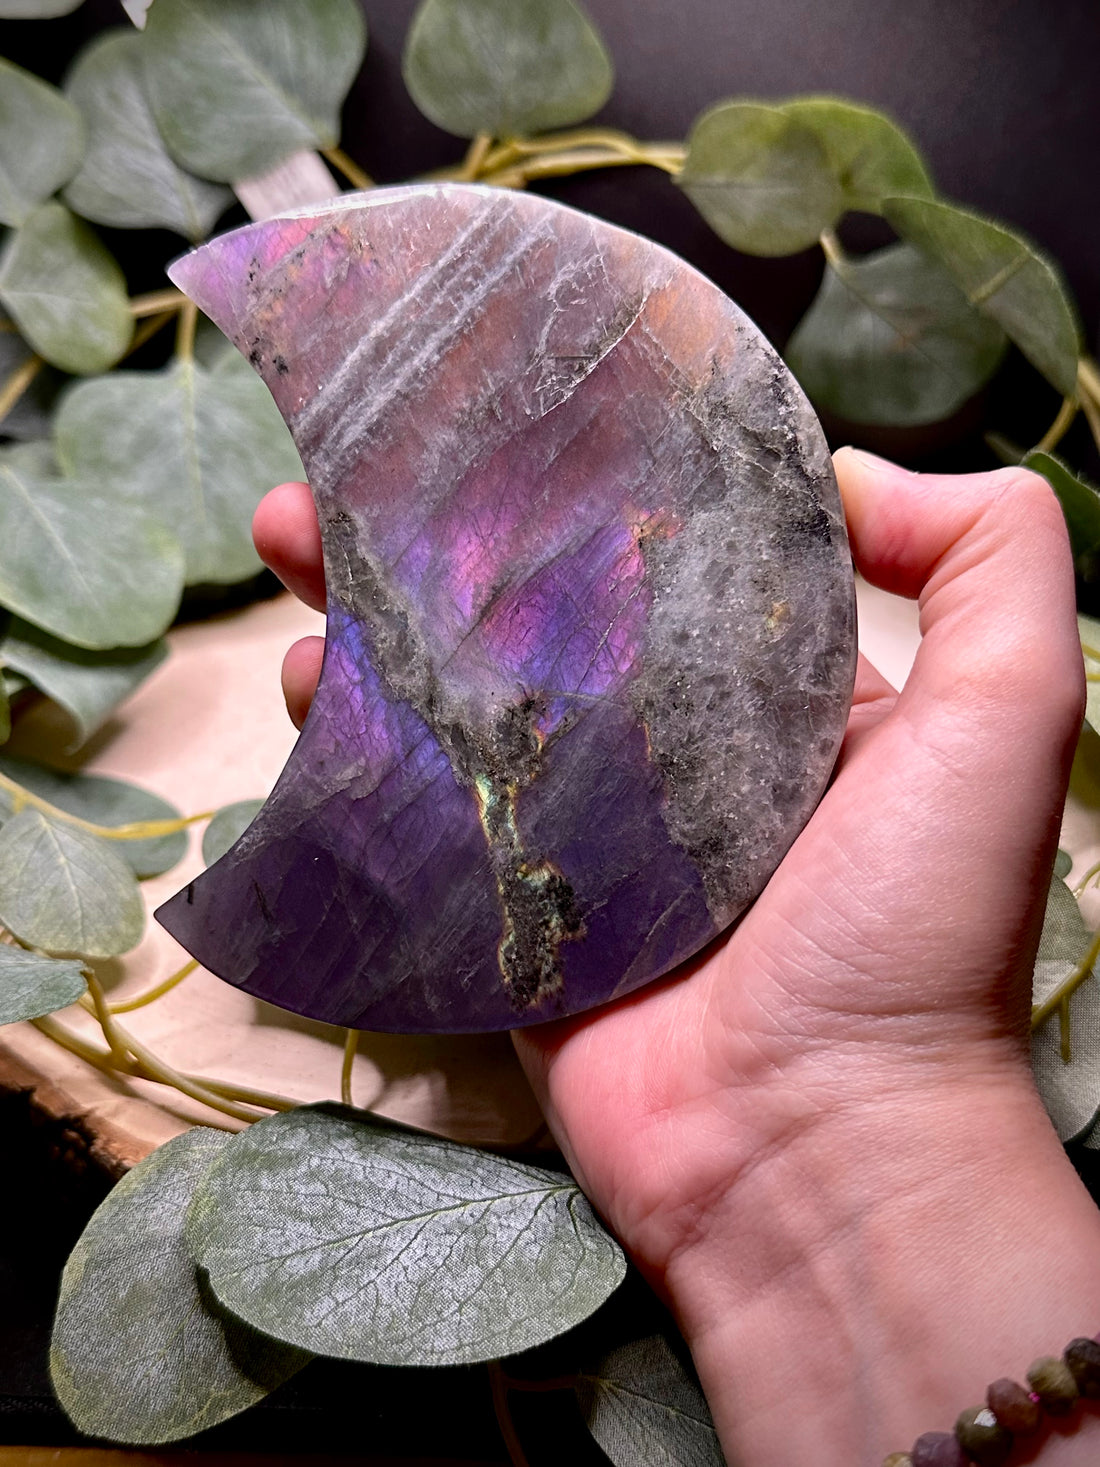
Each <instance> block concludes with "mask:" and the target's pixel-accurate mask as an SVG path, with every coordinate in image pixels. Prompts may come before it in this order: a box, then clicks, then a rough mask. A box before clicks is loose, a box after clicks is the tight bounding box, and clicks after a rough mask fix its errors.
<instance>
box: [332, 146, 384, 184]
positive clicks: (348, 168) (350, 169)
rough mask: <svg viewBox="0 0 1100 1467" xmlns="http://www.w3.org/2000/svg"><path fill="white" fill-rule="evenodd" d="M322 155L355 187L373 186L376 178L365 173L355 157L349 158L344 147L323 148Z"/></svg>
mask: <svg viewBox="0 0 1100 1467" xmlns="http://www.w3.org/2000/svg"><path fill="white" fill-rule="evenodd" d="M321 157H322V158H324V160H325V162H326V163H331V164H332V166H333V168H335V169H336V171H337V173H342V174H343V175H344V177H345V178H346V179H347V181H348V182H349V183H350V184H351V185H352V187H353V188H373V187H374V179H373V178H371V176H370V174H369V173H364V172H363V170H362V169H361V168H360V167H359V164H358V163H356V161H355V159H354V158H349V157H348V155H347V154H346V153H345V152H344V150H343V148H336V147H332V148H322V149H321Z"/></svg>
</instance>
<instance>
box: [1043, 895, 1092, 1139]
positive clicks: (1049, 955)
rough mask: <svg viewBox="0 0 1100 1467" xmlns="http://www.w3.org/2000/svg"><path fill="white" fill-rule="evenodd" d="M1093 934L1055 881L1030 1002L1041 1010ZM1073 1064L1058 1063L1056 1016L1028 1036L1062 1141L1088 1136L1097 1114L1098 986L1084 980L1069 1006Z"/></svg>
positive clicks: (1074, 966) (1044, 1101)
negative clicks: (1084, 1134)
mask: <svg viewBox="0 0 1100 1467" xmlns="http://www.w3.org/2000/svg"><path fill="white" fill-rule="evenodd" d="M1091 940H1092V934H1091V933H1090V932H1089V929H1088V928H1087V927H1086V926H1085V921H1084V918H1083V917H1082V916H1081V909H1080V907H1079V906H1078V905H1077V902H1076V901H1075V900H1074V896H1073V893H1072V892H1071V891H1070V889H1069V887H1068V886H1067V885H1066V883H1065V882H1064V881H1062V880H1060V879H1059V878H1058V877H1056V876H1055V877H1053V878H1052V879H1051V883H1050V892H1049V894H1048V896H1047V908H1046V915H1045V917H1044V919H1043V933H1042V937H1041V938H1040V939H1039V952H1038V955H1037V956H1036V959H1035V975H1034V980H1033V990H1032V1001H1033V1003H1036V1004H1040V1003H1042V1002H1043V1001H1044V1000H1045V999H1047V998H1049V997H1050V995H1051V994H1052V993H1053V992H1054V990H1055V989H1056V988H1057V987H1058V985H1059V984H1060V983H1062V982H1064V981H1065V979H1067V978H1068V977H1069V976H1070V974H1071V973H1072V972H1073V970H1074V969H1075V968H1076V967H1077V964H1078V963H1079V962H1080V961H1081V959H1082V958H1083V957H1084V956H1085V953H1086V952H1087V950H1088V946H1089V943H1090V941H1091ZM1069 1016H1070V1049H1071V1059H1070V1062H1069V1063H1068V1064H1067V1063H1066V1061H1065V1060H1064V1059H1063V1058H1062V1049H1061V1031H1060V1028H1059V1022H1058V1016H1057V1014H1055V1015H1053V1016H1052V1017H1051V1018H1049V1019H1048V1020H1047V1021H1046V1023H1045V1024H1043V1025H1042V1027H1041V1028H1039V1029H1037V1030H1036V1031H1035V1033H1034V1034H1032V1036H1031V1066H1032V1070H1033V1072H1034V1075H1035V1083H1036V1085H1037V1086H1038V1087H1039V1094H1040V1095H1041V1096H1042V1098H1043V1104H1044V1105H1045V1106H1046V1108H1047V1114H1048V1115H1049V1116H1050V1118H1051V1120H1052V1121H1053V1122H1054V1126H1055V1129H1056V1130H1057V1132H1058V1135H1059V1137H1060V1138H1061V1139H1062V1140H1063V1141H1070V1140H1072V1139H1073V1138H1074V1137H1076V1136H1079V1135H1081V1133H1082V1132H1083V1131H1086V1130H1088V1129H1089V1128H1090V1127H1091V1126H1092V1124H1093V1121H1094V1120H1095V1118H1096V1115H1097V1112H1098V1111H1100V983H1098V982H1097V980H1096V978H1095V977H1091V976H1090V977H1088V978H1086V979H1085V981H1084V983H1083V984H1082V985H1081V986H1080V987H1079V988H1078V989H1077V990H1076V992H1075V993H1074V994H1073V995H1072V997H1071V998H1070V1000H1069Z"/></svg>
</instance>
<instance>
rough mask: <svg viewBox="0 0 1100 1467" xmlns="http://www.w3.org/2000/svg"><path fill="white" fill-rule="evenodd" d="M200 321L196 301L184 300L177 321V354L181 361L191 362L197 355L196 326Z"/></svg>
mask: <svg viewBox="0 0 1100 1467" xmlns="http://www.w3.org/2000/svg"><path fill="white" fill-rule="evenodd" d="M198 322H199V308H198V306H197V305H196V304H195V302H194V301H192V300H188V301H184V303H183V305H182V306H181V307H180V314H179V320H178V322H177V323H176V356H177V357H179V359H180V361H181V362H189V361H190V360H191V358H192V357H193V356H194V355H195V327H196V326H197V325H198Z"/></svg>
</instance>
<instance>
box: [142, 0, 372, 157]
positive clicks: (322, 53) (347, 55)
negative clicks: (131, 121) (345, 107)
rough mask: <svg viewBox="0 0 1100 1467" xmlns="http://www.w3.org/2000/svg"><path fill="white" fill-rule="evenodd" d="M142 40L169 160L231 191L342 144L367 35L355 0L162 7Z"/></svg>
mask: <svg viewBox="0 0 1100 1467" xmlns="http://www.w3.org/2000/svg"><path fill="white" fill-rule="evenodd" d="M141 40H142V45H143V47H144V56H145V65H146V79H147V87H148V95H149V98H150V101H151V102H152V105H153V111H154V113H155V115H156V119H157V126H158V127H159V128H160V132H161V136H162V137H163V138H164V141H165V143H166V144H167V146H168V149H169V151H170V152H171V153H172V155H173V156H174V157H175V159H176V160H177V162H179V163H181V164H182V165H183V167H185V168H188V169H190V171H191V172H192V173H197V174H198V175H199V176H200V177H202V178H213V179H217V180H219V181H221V182H223V183H232V182H233V181H234V180H235V179H239V178H248V177H251V176H252V175H253V174H256V173H264V172H266V171H267V170H268V169H269V168H274V167H275V165H276V164H277V163H280V162H281V161H282V160H283V159H284V158H285V157H286V156H287V155H288V154H289V153H293V152H295V151H296V150H297V149H299V148H329V147H332V146H333V145H334V144H335V143H336V142H337V141H338V139H339V136H340V107H341V104H342V103H343V100H344V97H345V96H346V94H347V91H348V88H349V87H350V86H351V84H352V82H353V81H354V80H355V76H356V73H357V72H358V70H359V67H360V65H361V63H362V60H363V54H364V52H365V50H366V44H367V33H366V26H365V23H364V21H363V15H362V11H361V10H360V7H359V5H358V4H357V3H356V0H311V3H310V5H309V7H308V9H306V8H304V7H303V6H302V3H301V0H156V4H155V5H153V7H152V8H151V9H150V11H149V14H148V19H147V22H146V26H145V31H144V33H143V35H142V37H141Z"/></svg>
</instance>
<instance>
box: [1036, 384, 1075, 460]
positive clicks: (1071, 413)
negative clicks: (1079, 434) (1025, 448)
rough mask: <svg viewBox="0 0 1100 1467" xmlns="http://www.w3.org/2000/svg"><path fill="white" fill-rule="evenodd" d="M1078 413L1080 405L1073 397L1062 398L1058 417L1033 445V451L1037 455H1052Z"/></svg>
mask: <svg viewBox="0 0 1100 1467" xmlns="http://www.w3.org/2000/svg"><path fill="white" fill-rule="evenodd" d="M1079 411H1080V403H1079V402H1078V401H1077V399H1076V398H1075V397H1065V398H1063V399H1062V406H1061V407H1060V408H1059V409H1058V416H1057V417H1056V418H1055V419H1054V422H1053V423H1051V425H1050V427H1049V428H1048V429H1047V430H1046V432H1045V433H1044V434H1043V436H1042V437H1041V438H1040V439H1039V441H1038V443H1037V444H1036V445H1035V451H1036V452H1037V453H1053V451H1054V450H1055V449H1056V448H1057V447H1058V445H1059V443H1061V441H1062V439H1063V438H1064V437H1065V436H1066V434H1067V433H1068V432H1069V430H1070V429H1071V428H1072V427H1073V423H1074V419H1075V418H1076V417H1077V414H1078V412H1079Z"/></svg>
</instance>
